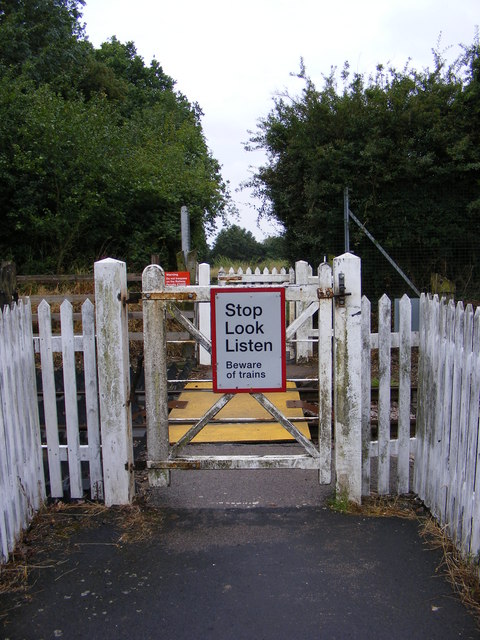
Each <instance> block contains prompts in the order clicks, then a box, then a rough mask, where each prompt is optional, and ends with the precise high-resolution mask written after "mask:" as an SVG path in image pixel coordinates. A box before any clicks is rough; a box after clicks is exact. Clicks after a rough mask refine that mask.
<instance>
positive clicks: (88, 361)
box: [82, 300, 103, 500]
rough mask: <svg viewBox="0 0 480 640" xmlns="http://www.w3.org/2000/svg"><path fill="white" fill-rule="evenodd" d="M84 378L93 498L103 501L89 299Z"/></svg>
mask: <svg viewBox="0 0 480 640" xmlns="http://www.w3.org/2000/svg"><path fill="white" fill-rule="evenodd" d="M82 331H83V336H82V337H83V340H82V349H83V370H84V371H83V375H84V380H85V408H86V415H87V437H88V461H89V471H90V473H89V475H90V496H91V498H92V500H103V471H102V458H101V449H100V415H99V406H98V383H97V356H96V347H95V307H94V305H93V304H92V303H91V302H90V300H86V301H85V302H84V304H83V305H82Z"/></svg>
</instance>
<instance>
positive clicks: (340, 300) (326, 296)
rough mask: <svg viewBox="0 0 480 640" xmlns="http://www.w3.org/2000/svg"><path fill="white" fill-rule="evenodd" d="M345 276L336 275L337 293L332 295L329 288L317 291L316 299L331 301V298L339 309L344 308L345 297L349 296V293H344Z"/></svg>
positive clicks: (331, 290) (342, 274)
mask: <svg viewBox="0 0 480 640" xmlns="http://www.w3.org/2000/svg"><path fill="white" fill-rule="evenodd" d="M345 288H346V287H345V274H344V273H339V274H338V293H334V292H333V289H332V288H331V287H328V288H327V289H317V297H318V299H319V300H331V299H332V298H334V299H336V301H337V304H338V305H339V306H340V307H344V306H345V296H351V295H352V294H351V293H348V291H345Z"/></svg>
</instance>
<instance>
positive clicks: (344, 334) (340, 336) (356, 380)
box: [333, 253, 362, 503]
mask: <svg viewBox="0 0 480 640" xmlns="http://www.w3.org/2000/svg"><path fill="white" fill-rule="evenodd" d="M340 273H343V274H344V277H345V287H346V292H347V293H349V294H350V295H347V296H345V304H344V306H341V305H340V304H338V302H337V301H336V304H335V310H334V372H335V379H334V403H335V469H336V491H337V493H338V494H345V495H346V496H348V499H349V500H351V501H353V502H356V503H360V502H361V496H362V453H361V452H362V432H361V346H362V340H361V279H360V258H358V257H357V256H354V255H352V254H350V253H345V254H343V255H342V256H339V257H338V258H335V259H334V261H333V282H334V290H335V292H338V291H339V274H340Z"/></svg>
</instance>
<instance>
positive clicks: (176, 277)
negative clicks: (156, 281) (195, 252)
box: [165, 271, 190, 287]
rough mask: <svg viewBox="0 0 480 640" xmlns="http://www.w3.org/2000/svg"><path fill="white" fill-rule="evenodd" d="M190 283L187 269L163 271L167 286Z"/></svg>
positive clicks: (183, 285)
mask: <svg viewBox="0 0 480 640" xmlns="http://www.w3.org/2000/svg"><path fill="white" fill-rule="evenodd" d="M189 284H190V273H189V272H188V271H165V285H166V286H167V287H185V286H187V285H189Z"/></svg>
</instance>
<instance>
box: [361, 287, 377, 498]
mask: <svg viewBox="0 0 480 640" xmlns="http://www.w3.org/2000/svg"><path fill="white" fill-rule="evenodd" d="M361 336H362V496H369V495H370V476H371V468H370V467H371V465H370V455H371V454H370V442H371V440H372V426H371V420H370V406H371V394H372V358H371V355H372V346H371V337H370V336H371V304H370V300H368V298H366V297H365V296H363V297H362V329H361ZM376 453H377V456H378V443H377V452H376Z"/></svg>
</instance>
